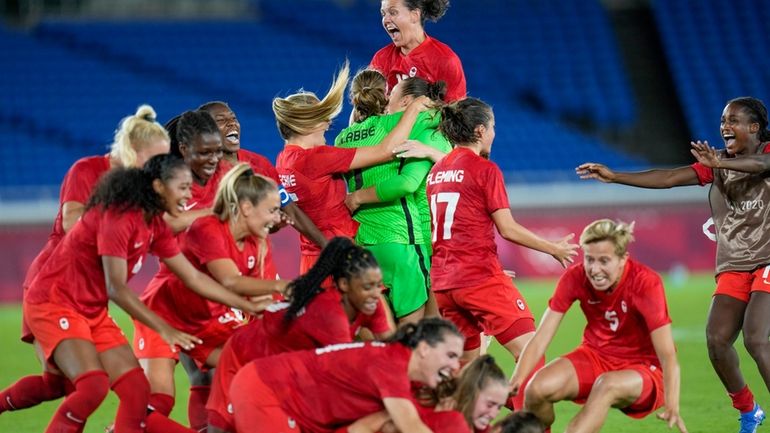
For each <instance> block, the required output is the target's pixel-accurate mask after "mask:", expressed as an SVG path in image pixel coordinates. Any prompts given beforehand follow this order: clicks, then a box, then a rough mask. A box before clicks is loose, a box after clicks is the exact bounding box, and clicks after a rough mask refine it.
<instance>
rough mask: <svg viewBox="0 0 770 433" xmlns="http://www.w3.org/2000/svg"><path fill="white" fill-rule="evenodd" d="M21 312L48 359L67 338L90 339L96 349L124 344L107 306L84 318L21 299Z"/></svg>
mask: <svg viewBox="0 0 770 433" xmlns="http://www.w3.org/2000/svg"><path fill="white" fill-rule="evenodd" d="M23 312H24V317H25V318H26V320H27V324H28V325H29V327H30V330H31V331H32V335H33V336H34V338H35V340H37V341H38V343H40V347H41V348H42V349H43V353H44V354H45V358H46V359H47V360H48V361H49V362H50V361H51V356H52V355H53V352H54V350H56V347H57V346H58V345H59V343H61V342H62V341H63V340H68V339H71V338H77V339H80V340H87V341H90V342H91V343H93V344H94V346H95V347H96V351H97V352H99V353H101V352H105V351H107V350H110V349H114V348H116V347H119V346H122V345H124V344H128V340H126V336H125V334H123V331H121V329H120V328H119V327H118V325H117V324H116V323H115V321H114V320H113V319H112V317H111V316H110V314H109V312H108V311H107V308H105V309H104V310H102V312H101V313H99V315H98V316H96V317H94V318H88V317H85V316H83V315H81V314H80V313H78V312H77V311H75V310H73V309H71V308H68V307H63V306H61V305H58V304H52V303H48V302H46V303H42V304H30V303H27V302H25V303H24V305H23Z"/></svg>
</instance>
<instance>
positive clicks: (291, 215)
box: [198, 101, 327, 247]
mask: <svg viewBox="0 0 770 433" xmlns="http://www.w3.org/2000/svg"><path fill="white" fill-rule="evenodd" d="M198 109H199V110H203V111H206V112H208V113H209V114H211V116H212V117H213V118H214V120H215V121H216V122H217V126H218V127H219V132H220V134H221V135H222V144H223V145H224V158H223V162H222V164H220V168H219V172H222V173H223V172H227V170H229V169H230V167H232V166H233V165H235V164H237V163H238V162H246V163H248V164H249V165H250V166H251V169H252V170H254V173H256V174H260V175H262V176H265V177H267V178H270V179H272V180H274V181H275V183H276V184H277V185H278V193H279V194H280V196H281V211H282V213H281V219H282V221H281V224H278V225H276V226H275V227H274V228H273V230H274V231H276V230H278V229H280V228H281V227H283V226H284V225H285V224H286V223H287V222H290V224H291V225H292V226H293V227H294V228H295V229H297V231H298V232H299V233H300V235H302V236H303V237H304V238H305V239H309V240H310V241H311V242H313V244H315V245H317V246H319V247H323V246H324V245H326V242H327V238H326V237H325V236H324V234H323V233H322V232H321V231H320V230H319V229H318V227H316V225H315V224H314V222H313V220H312V219H311V218H309V217H308V216H307V215H306V214H305V212H303V211H302V209H301V208H300V207H299V206H297V204H295V203H294V201H293V200H292V199H291V197H290V196H289V193H288V192H287V191H286V188H285V186H284V185H283V184H281V179H280V178H279V176H278V172H277V171H276V169H275V167H274V166H273V164H271V163H270V160H268V159H267V158H265V157H264V156H262V155H260V154H258V153H254V152H252V151H250V150H246V149H243V148H241V124H240V123H239V122H238V118H237V117H235V113H234V112H233V111H232V110H231V109H230V106H228V105H227V103H225V102H222V101H212V102H207V103H205V104H203V105H201V106H200V107H198Z"/></svg>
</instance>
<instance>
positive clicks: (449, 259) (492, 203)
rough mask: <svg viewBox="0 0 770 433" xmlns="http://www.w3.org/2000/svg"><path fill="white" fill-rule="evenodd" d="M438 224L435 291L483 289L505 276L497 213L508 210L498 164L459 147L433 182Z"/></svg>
mask: <svg viewBox="0 0 770 433" xmlns="http://www.w3.org/2000/svg"><path fill="white" fill-rule="evenodd" d="M427 195H428V200H429V202H430V209H431V216H432V221H433V227H432V230H431V231H432V233H433V238H432V240H433V257H432V259H431V269H430V276H431V287H432V288H433V290H447V289H456V288H460V287H470V286H474V285H478V284H481V283H483V282H484V281H486V280H488V279H489V278H491V277H493V276H495V275H499V274H502V272H503V267H502V265H501V264H500V261H499V260H498V258H497V245H496V244H495V227H494V226H495V224H494V221H493V220H492V213H494V212H495V211H497V210H499V209H507V208H508V206H509V203H508V193H507V192H506V190H505V182H504V181H503V173H502V172H501V171H500V168H499V167H498V166H497V165H496V164H495V163H494V162H492V161H489V160H486V159H484V158H482V157H480V156H478V155H476V154H475V153H474V152H473V151H472V150H470V149H467V148H464V147H457V148H455V149H454V150H452V151H451V152H450V153H449V154H448V155H447V156H445V157H444V158H443V159H441V161H439V162H438V163H437V164H436V165H434V166H433V169H432V170H431V171H430V174H428V178H427Z"/></svg>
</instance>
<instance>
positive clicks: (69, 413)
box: [66, 411, 85, 424]
mask: <svg viewBox="0 0 770 433" xmlns="http://www.w3.org/2000/svg"><path fill="white" fill-rule="evenodd" d="M66 417H67V418H69V419H70V420H71V421H75V422H76V423H78V424H84V423H85V421H83V420H81V419H77V418H75V416H74V415H72V412H70V411H67V414H66Z"/></svg>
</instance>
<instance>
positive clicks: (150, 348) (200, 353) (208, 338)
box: [133, 320, 235, 367]
mask: <svg viewBox="0 0 770 433" xmlns="http://www.w3.org/2000/svg"><path fill="white" fill-rule="evenodd" d="M234 331H235V328H233V324H232V323H227V324H222V323H219V321H217V320H212V321H210V322H209V323H208V325H207V326H206V327H205V328H204V329H203V330H201V331H199V332H196V333H195V336H196V337H198V338H200V339H201V340H203V344H196V345H195V347H194V348H193V349H192V350H184V352H185V353H186V354H187V355H189V356H190V358H192V359H194V360H195V361H196V362H197V363H198V365H199V367H202V366H204V365H206V360H208V359H209V355H211V352H213V351H214V350H215V349H217V348H219V347H222V345H224V344H225V342H226V341H227V339H228V338H230V336H231V335H232V334H233V332H234ZM133 346H134V354H135V355H136V357H137V358H138V359H148V358H168V359H176V360H179V354H178V353H175V352H172V351H171V346H169V345H168V343H166V342H165V340H163V339H162V338H161V337H160V334H158V333H157V332H155V331H153V330H152V329H150V328H148V327H147V326H145V325H144V324H142V323H140V322H138V321H136V320H134V342H133Z"/></svg>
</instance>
